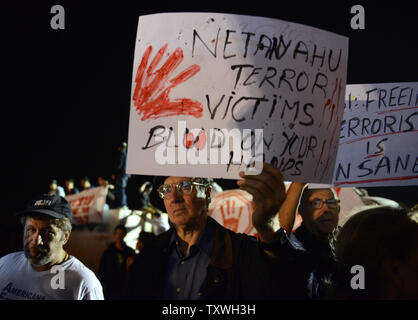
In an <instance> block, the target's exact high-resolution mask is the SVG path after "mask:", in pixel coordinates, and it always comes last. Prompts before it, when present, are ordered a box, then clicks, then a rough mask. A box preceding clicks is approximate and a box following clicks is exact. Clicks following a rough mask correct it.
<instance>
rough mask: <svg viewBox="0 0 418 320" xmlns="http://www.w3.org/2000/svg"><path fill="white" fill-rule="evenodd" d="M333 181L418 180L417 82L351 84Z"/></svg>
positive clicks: (337, 183)
mask: <svg viewBox="0 0 418 320" xmlns="http://www.w3.org/2000/svg"><path fill="white" fill-rule="evenodd" d="M345 100H346V103H345V110H344V120H343V123H342V127H341V135H340V142H339V144H340V145H339V148H338V156H337V162H336V165H335V173H334V182H333V184H334V186H364V187H374V186H396V185H398V186H400V185H405V186H407V185H418V132H417V131H418V82H412V83H406V82H405V83H381V84H361V85H347V87H346V95H345Z"/></svg>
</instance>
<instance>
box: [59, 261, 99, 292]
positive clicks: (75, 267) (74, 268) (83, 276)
mask: <svg viewBox="0 0 418 320" xmlns="http://www.w3.org/2000/svg"><path fill="white" fill-rule="evenodd" d="M64 267H65V270H66V271H70V272H71V274H72V277H73V279H79V280H82V281H83V282H86V283H88V284H91V285H94V286H97V285H100V282H99V280H98V279H97V277H96V275H95V273H94V272H93V271H92V270H90V269H89V268H87V267H86V266H85V265H84V263H82V262H81V261H80V260H78V259H77V258H76V257H74V256H72V257H71V258H70V259H69V260H68V261H67V263H66V264H65V265H64Z"/></svg>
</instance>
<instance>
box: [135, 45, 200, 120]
mask: <svg viewBox="0 0 418 320" xmlns="http://www.w3.org/2000/svg"><path fill="white" fill-rule="evenodd" d="M167 46H168V44H165V45H164V46H162V47H161V48H160V50H159V51H158V52H157V54H156V55H155V57H154V58H153V59H152V61H151V63H150V64H149V66H148V60H149V58H150V56H151V53H152V46H149V47H148V48H147V50H145V53H144V55H143V56H142V60H141V63H140V64H139V67H138V71H137V74H136V78H135V83H136V85H135V90H134V94H133V97H132V99H133V100H134V105H135V106H136V110H137V111H138V112H139V115H141V114H142V118H141V120H142V121H144V120H147V119H150V118H152V119H158V118H161V117H169V116H174V115H191V116H194V117H196V118H200V117H201V116H202V113H203V108H202V105H201V103H200V102H198V101H195V100H192V99H188V98H181V99H173V100H170V99H169V97H168V95H169V93H170V91H171V89H173V88H174V87H176V86H178V85H179V84H181V83H183V82H185V81H187V80H188V79H190V78H191V77H193V76H194V75H195V74H196V73H197V72H199V70H200V67H199V66H198V65H196V64H194V65H191V66H190V67H188V68H186V69H185V70H183V71H182V72H180V73H179V74H178V75H177V76H175V77H174V78H173V79H171V80H169V77H170V75H171V74H172V73H173V71H174V70H175V69H176V68H177V67H178V66H179V65H180V63H181V62H182V61H183V58H184V56H183V50H182V49H181V48H177V49H176V50H175V51H174V52H173V53H172V54H171V55H169V57H168V58H167V61H166V62H165V63H164V64H163V65H162V66H161V67H160V68H159V69H158V70H155V69H156V68H157V66H158V64H159V63H160V62H161V60H162V58H163V56H164V53H165V51H166V50H167ZM147 66H148V69H147Z"/></svg>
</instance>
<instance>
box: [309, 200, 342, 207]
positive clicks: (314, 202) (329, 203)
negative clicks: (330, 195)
mask: <svg viewBox="0 0 418 320" xmlns="http://www.w3.org/2000/svg"><path fill="white" fill-rule="evenodd" d="M309 203H310V204H311V206H312V209H322V207H323V206H324V203H326V205H327V206H328V208H330V209H335V208H337V206H338V204H339V203H340V200H337V199H328V200H325V201H322V200H321V199H313V200H312V201H309Z"/></svg>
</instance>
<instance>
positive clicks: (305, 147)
mask: <svg viewBox="0 0 418 320" xmlns="http://www.w3.org/2000/svg"><path fill="white" fill-rule="evenodd" d="M347 55H348V38H346V37H343V36H339V35H337V34H334V33H331V32H327V31H323V30H319V29H316V28H312V27H309V26H304V25H300V24H295V23H290V22H286V21H281V20H277V19H270V18H262V17H252V16H242V15H231V14H220V13H164V14H153V15H146V16H140V17H139V21H138V31H137V37H136V46H135V55H134V66H133V75H132V94H131V106H130V108H131V109H130V118H129V137H128V157H127V171H128V173H131V174H146V175H176V176H189V177H190V176H205V177H212V178H229V179H237V178H238V172H239V171H241V170H245V169H246V168H247V166H248V165H251V164H252V163H254V161H260V160H261V161H265V162H268V163H272V164H273V165H275V166H276V167H278V168H280V169H281V171H282V173H283V176H284V178H285V179H286V180H290V181H310V182H318V183H331V181H332V177H333V172H334V163H335V157H336V153H337V152H336V150H337V147H338V133H339V131H340V126H341V120H342V114H343V102H344V101H343V100H344V90H345V82H346V69H347Z"/></svg>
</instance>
